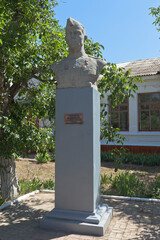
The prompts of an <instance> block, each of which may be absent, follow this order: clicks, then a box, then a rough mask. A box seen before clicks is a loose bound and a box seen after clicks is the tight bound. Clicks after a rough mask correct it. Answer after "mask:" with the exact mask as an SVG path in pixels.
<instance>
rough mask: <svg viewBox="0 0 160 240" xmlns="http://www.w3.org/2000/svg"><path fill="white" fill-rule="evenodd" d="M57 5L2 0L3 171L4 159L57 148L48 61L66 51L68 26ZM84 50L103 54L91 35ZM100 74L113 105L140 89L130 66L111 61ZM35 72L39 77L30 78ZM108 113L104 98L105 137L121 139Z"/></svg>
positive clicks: (43, 0)
mask: <svg viewBox="0 0 160 240" xmlns="http://www.w3.org/2000/svg"><path fill="white" fill-rule="evenodd" d="M55 5H56V2H55V1H54V0H50V1H49V0H14V1H13V0H1V2H0V12H1V14H0V113H1V114H0V127H1V128H0V136H1V139H0V147H1V149H0V166H1V168H0V171H1V175H3V176H5V174H7V173H8V172H7V171H8V170H6V169H8V168H10V162H8V165H5V164H4V160H5V159H11V158H12V157H13V156H14V155H15V154H18V155H24V154H25V153H26V152H30V151H32V150H36V151H37V152H41V151H45V152H47V150H48V149H49V148H50V149H53V148H54V136H53V134H52V129H54V114H55V90H56V80H55V79H54V73H53V72H52V71H51V69H50V66H51V64H52V63H53V62H55V61H59V60H61V59H62V58H64V57H66V56H67V54H68V48H67V45H66V42H65V31H64V29H63V28H62V27H61V26H60V25H59V23H58V21H57V20H56V19H55V13H54V7H55ZM85 50H86V53H87V54H89V55H93V56H95V57H102V50H103V46H102V45H100V44H99V43H94V42H93V40H92V39H89V40H87V41H86V43H85ZM101 74H102V75H103V77H102V78H101V80H99V81H98V88H99V91H100V92H101V97H102V98H103V97H104V95H105V93H107V92H108V91H110V93H111V94H112V100H113V102H114V103H115V105H116V104H117V103H120V102H121V101H123V99H124V97H125V96H126V95H128V96H130V95H131V92H132V91H136V89H137V86H136V84H135V82H136V80H135V79H133V78H130V77H129V71H128V72H124V70H123V69H117V67H116V65H115V64H110V63H108V64H107V68H104V69H103V70H102V72H101ZM33 78H35V79H38V80H39V83H38V84H36V83H31V82H30V79H33ZM106 115H107V111H106V105H105V104H102V111H101V117H102V120H103V121H102V123H103V124H102V129H101V131H102V137H103V138H105V139H108V140H109V141H111V140H112V141H113V140H117V141H121V139H120V135H119V134H118V133H117V131H118V129H113V128H112V127H111V126H110V125H109V123H108V121H107V120H106ZM37 119H49V120H50V122H51V126H50V128H42V129H38V128H37V127H36V126H35V122H36V120H37ZM6 162H7V161H6ZM2 171H4V174H2ZM10 172H12V171H10ZM12 175H14V173H13V172H12ZM13 177H14V176H13ZM1 182H2V183H3V181H2V179H1ZM10 182H11V181H10ZM3 189H4V188H3ZM10 192H11V190H10V188H8V195H5V194H4V195H3V197H4V196H7V197H8V196H9V197H11V196H14V194H12V195H11V194H10Z"/></svg>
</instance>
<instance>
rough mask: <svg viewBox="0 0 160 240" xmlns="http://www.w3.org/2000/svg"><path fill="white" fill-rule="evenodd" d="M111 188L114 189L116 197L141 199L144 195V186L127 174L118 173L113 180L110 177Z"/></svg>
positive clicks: (136, 178) (132, 175) (133, 176)
mask: <svg viewBox="0 0 160 240" xmlns="http://www.w3.org/2000/svg"><path fill="white" fill-rule="evenodd" d="M110 183H111V186H112V188H115V189H116V191H117V193H118V195H122V196H132V197H142V196H144V193H145V185H144V184H143V182H141V181H140V180H139V178H138V177H137V176H136V175H135V174H130V173H129V172H125V173H121V174H120V173H119V174H117V175H116V176H115V177H114V178H112V177H110Z"/></svg>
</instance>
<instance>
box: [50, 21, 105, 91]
mask: <svg viewBox="0 0 160 240" xmlns="http://www.w3.org/2000/svg"><path fill="white" fill-rule="evenodd" d="M86 39H87V36H86V32H85V29H84V27H83V26H82V24H80V23H79V22H77V21H76V20H74V19H72V18H69V19H68V20H67V26H66V42H67V44H68V47H69V55H68V57H66V58H64V59H63V60H62V61H60V62H55V63H54V64H53V65H52V66H51V68H52V70H53V71H54V72H55V76H56V80H57V82H58V88H73V87H95V88H96V80H97V78H98V75H99V72H100V70H101V69H102V68H103V67H104V66H105V65H106V62H105V61H104V60H103V59H100V58H96V57H92V56H88V55H87V54H86V53H85V51H84V42H85V41H86Z"/></svg>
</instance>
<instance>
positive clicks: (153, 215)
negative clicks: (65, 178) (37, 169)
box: [0, 193, 160, 240]
mask: <svg viewBox="0 0 160 240" xmlns="http://www.w3.org/2000/svg"><path fill="white" fill-rule="evenodd" d="M102 201H103V202H105V203H106V204H108V205H109V206H111V207H113V208H114V213H113V219H112V221H111V224H110V225H109V228H108V229H107V231H106V233H105V235H104V236H102V237H95V236H86V235H77V234H67V233H64V232H49V231H46V230H42V229H40V228H39V220H40V219H41V218H42V217H43V216H44V215H45V214H46V213H47V212H49V211H51V210H52V209H53V208H54V193H38V194H35V195H34V196H30V197H28V198H27V199H25V200H23V201H21V202H19V203H15V204H13V205H12V206H10V207H8V208H6V209H4V210H3V211H2V212H0V240H54V239H58V240H78V239H79V240H96V239H99V240H116V239H117V240H122V239H123V240H128V239H132V240H138V239H142V240H150V239H151V240H152V239H155V240H160V203H154V202H137V201H126V200H113V199H107V200H104V199H103V200H102Z"/></svg>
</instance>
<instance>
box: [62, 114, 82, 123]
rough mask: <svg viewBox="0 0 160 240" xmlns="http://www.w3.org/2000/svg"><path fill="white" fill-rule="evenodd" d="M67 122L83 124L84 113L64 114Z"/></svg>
mask: <svg viewBox="0 0 160 240" xmlns="http://www.w3.org/2000/svg"><path fill="white" fill-rule="evenodd" d="M64 123H65V124H83V113H71V114H64Z"/></svg>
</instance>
